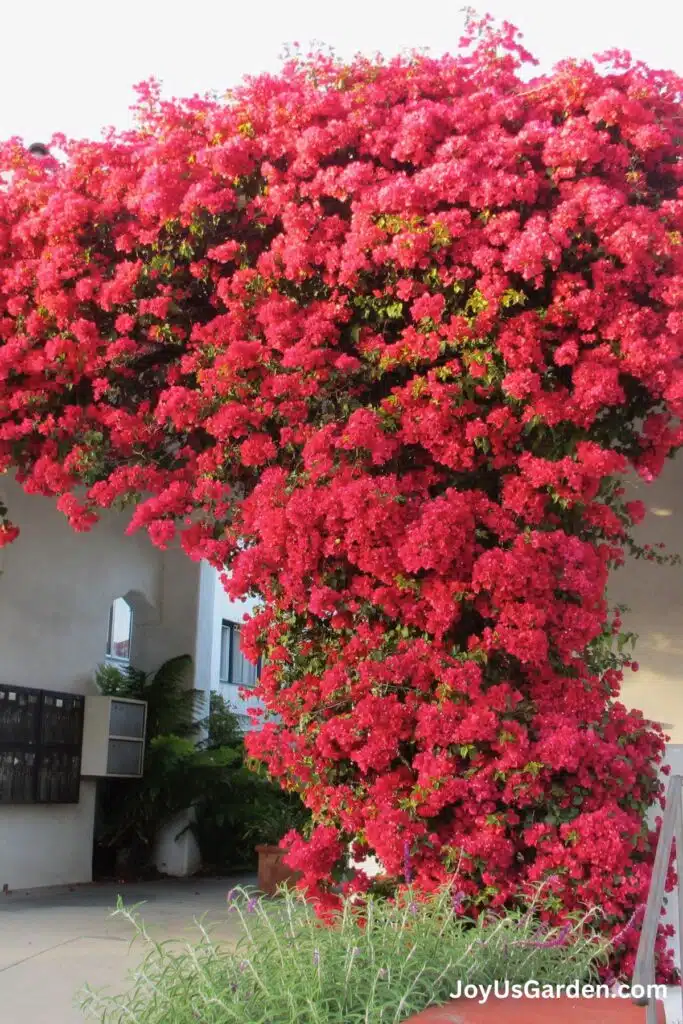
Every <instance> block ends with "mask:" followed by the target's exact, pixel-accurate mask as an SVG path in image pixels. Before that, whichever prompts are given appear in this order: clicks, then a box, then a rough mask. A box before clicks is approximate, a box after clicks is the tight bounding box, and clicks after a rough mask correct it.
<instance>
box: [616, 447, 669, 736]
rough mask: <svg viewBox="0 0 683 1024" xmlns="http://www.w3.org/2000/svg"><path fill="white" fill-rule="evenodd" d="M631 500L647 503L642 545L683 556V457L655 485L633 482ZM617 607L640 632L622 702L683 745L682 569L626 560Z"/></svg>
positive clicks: (640, 530) (619, 576)
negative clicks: (663, 546)
mask: <svg viewBox="0 0 683 1024" xmlns="http://www.w3.org/2000/svg"><path fill="white" fill-rule="evenodd" d="M629 492H630V495H629V496H630V497H633V498H637V499H638V500H640V501H642V502H644V504H645V505H646V507H647V515H646V518H645V521H644V522H643V523H642V524H641V526H639V527H638V528H637V530H636V534H637V537H638V541H639V543H641V544H657V543H660V542H661V543H664V544H666V548H667V551H668V552H669V553H672V554H673V553H678V554H680V555H683V454H682V455H680V456H678V457H677V458H676V459H675V460H670V461H669V462H667V464H666V466H665V469H664V472H663V473H662V475H661V476H660V477H659V479H658V480H656V481H655V482H654V483H652V484H646V483H643V482H642V481H640V480H633V481H631V482H630V483H629ZM609 597H610V600H611V601H612V602H613V603H623V604H626V605H628V606H629V607H630V609H631V610H630V612H629V613H628V614H627V615H625V616H624V627H625V628H626V629H630V630H632V631H633V632H635V633H637V634H638V642H637V645H636V653H635V658H636V660H637V661H638V663H639V666H640V667H639V670H638V672H627V674H626V678H625V680H624V684H623V688H622V700H623V701H624V703H625V704H626V705H627V706H628V707H634V708H639V709H640V710H641V711H642V712H643V713H644V714H645V715H646V717H648V718H650V719H653V720H654V721H657V722H661V723H662V724H663V725H664V726H665V728H666V732H667V733H668V734H669V735H670V737H671V742H672V743H674V744H680V743H683V565H677V566H668V565H665V566H659V565H657V564H656V563H654V562H648V561H644V560H635V559H631V558H629V559H628V562H627V564H626V565H625V566H624V567H623V568H622V569H619V570H617V571H616V572H615V573H614V574H613V577H612V580H611V583H610V587H609Z"/></svg>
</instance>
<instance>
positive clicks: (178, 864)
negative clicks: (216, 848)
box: [154, 552, 217, 877]
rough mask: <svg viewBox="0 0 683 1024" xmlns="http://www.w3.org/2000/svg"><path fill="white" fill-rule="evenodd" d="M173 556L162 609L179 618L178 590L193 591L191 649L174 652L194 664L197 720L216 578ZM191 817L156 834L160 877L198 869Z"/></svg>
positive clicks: (207, 681)
mask: <svg viewBox="0 0 683 1024" xmlns="http://www.w3.org/2000/svg"><path fill="white" fill-rule="evenodd" d="M173 555H174V556H175V558H181V559H184V561H183V562H180V563H177V564H176V563H175V562H173V563H172V565H171V567H170V569H169V571H168V572H167V573H166V576H165V581H166V587H167V588H168V587H170V588H172V589H171V591H170V592H169V593H165V594H164V602H163V608H164V610H165V612H166V617H169V616H170V615H171V613H172V611H173V610H174V609H175V610H176V611H177V612H178V613H179V614H180V615H181V616H182V607H183V606H182V602H180V601H179V600H178V599H179V597H180V591H179V588H182V589H184V590H185V597H187V588H188V587H190V586H191V587H193V588H194V592H195V594H194V601H193V602H192V604H193V607H194V615H192V614H191V612H190V609H189V608H187V606H186V615H185V621H184V622H183V629H184V632H185V636H186V644H190V643H191V647H190V648H188V650H187V651H186V652H181V651H178V652H176V653H187V654H190V655H191V656H192V660H193V665H194V673H193V681H192V685H193V686H194V688H195V689H196V690H199V691H200V692H202V693H203V694H204V702H203V705H202V707H201V709H200V714H201V717H202V718H204V717H205V716H206V715H207V714H208V711H209V698H210V694H211V679H212V674H211V672H212V658H213V647H214V606H215V601H216V584H217V575H216V572H215V570H214V569H212V568H211V566H210V565H209V564H208V563H206V562H200V563H199V565H197V564H196V563H195V562H192V561H190V559H188V558H187V556H185V555H183V554H182V553H180V552H173ZM187 604H189V602H187ZM190 631H191V632H190ZM203 738H205V735H202V736H200V739H203ZM192 814H193V811H192V809H191V808H189V809H188V810H186V811H183V812H181V813H180V814H179V815H177V817H176V818H174V819H173V821H171V822H169V823H168V825H166V826H165V828H163V829H162V830H161V832H160V834H159V838H158V840H157V844H156V850H155V853H154V863H155V864H156V866H157V868H158V869H159V871H163V872H164V874H167V875H173V876H175V877H185V876H187V875H193V874H195V872H196V871H198V870H199V868H200V867H201V854H200V851H199V846H198V845H197V840H196V839H195V836H194V833H193V831H192V829H191V828H190V827H188V826H189V825H190V824H191V821H192Z"/></svg>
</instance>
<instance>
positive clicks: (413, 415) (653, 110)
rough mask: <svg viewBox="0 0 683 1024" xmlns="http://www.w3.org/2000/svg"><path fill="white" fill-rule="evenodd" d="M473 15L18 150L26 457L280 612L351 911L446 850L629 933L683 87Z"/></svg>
mask: <svg viewBox="0 0 683 1024" xmlns="http://www.w3.org/2000/svg"><path fill="white" fill-rule="evenodd" d="M471 28H472V31H470V33H469V35H468V37H467V38H466V39H465V40H464V41H463V44H462V48H461V50H460V51H459V52H458V53H457V55H455V56H444V57H440V58H438V59H435V58H432V57H428V56H424V55H416V56H406V57H400V58H395V59H392V60H388V61H381V60H379V59H377V60H367V59H364V58H361V57H359V58H356V59H354V60H353V61H351V62H350V63H344V62H341V61H339V60H337V59H335V58H334V57H330V56H321V55H311V56H309V57H306V58H295V59H293V60H291V61H290V62H289V63H288V64H287V65H286V66H285V67H284V69H283V70H282V71H281V73H279V74H278V75H272V76H271V75H263V76H261V77H258V78H254V79H251V80H249V81H248V82H247V83H246V84H244V85H243V86H242V87H240V88H238V89H236V90H234V91H233V92H232V93H231V94H230V95H229V96H228V97H227V98H225V99H224V100H222V101H218V100H215V99H208V98H207V99H201V98H194V99H192V100H188V101H185V102H181V101H173V102H170V101H163V100H162V99H161V97H160V93H159V90H158V88H157V87H156V86H154V85H153V84H152V85H147V86H145V87H144V88H142V89H141V92H140V106H139V111H138V113H139V126H138V127H137V128H136V129H135V130H133V131H129V132H127V133H123V134H116V133H112V134H110V135H108V136H107V137H106V138H105V139H104V140H103V141H99V142H71V143H69V142H67V141H66V140H58V141H60V142H61V145H62V146H63V147H64V148H65V150H66V153H67V159H66V161H65V162H64V163H62V164H59V163H56V162H38V161H36V160H35V159H33V158H32V157H31V156H30V155H28V154H26V153H25V152H24V151H23V149H22V148H21V147H20V146H19V144H18V143H17V142H16V141H12V142H9V143H7V144H5V145H4V146H2V147H1V149H0V164H1V165H2V166H1V169H2V170H4V171H11V172H12V175H11V181H10V182H8V183H7V184H6V185H5V186H4V187H3V188H2V190H1V191H0V470H12V471H16V474H17V479H18V480H19V482H20V483H21V484H22V485H23V487H24V488H25V490H26V491H28V492H30V493H40V494H44V495H48V496H53V497H54V498H55V499H56V500H57V502H58V505H59V508H60V509H61V511H62V512H63V513H64V514H65V515H66V516H67V517H68V518H69V520H70V522H71V523H72V525H73V526H74V527H75V528H76V529H79V530H87V529H90V528H91V526H92V524H93V522H94V520H95V518H96V516H97V513H98V510H100V509H102V508H107V507H109V506H112V505H114V504H115V503H116V504H119V503H121V502H129V503H131V504H134V505H135V511H134V514H133V518H132V522H131V526H130V529H131V530H134V529H139V528H143V529H146V530H147V531H148V532H149V534H150V536H151V538H152V540H153V541H154V542H155V543H157V544H159V546H161V547H165V546H167V545H168V544H170V543H173V542H176V541H178V542H179V543H180V544H181V545H182V547H183V549H184V550H185V551H186V552H187V554H188V555H189V556H190V557H192V558H195V559H208V560H209V561H210V562H211V563H212V564H213V565H215V566H217V567H218V568H220V569H221V570H223V569H227V570H229V572H230V578H229V581H228V585H229V587H230V589H231V591H232V592H233V593H234V594H236V595H237V594H244V593H247V592H250V593H254V594H257V595H259V596H260V598H261V599H262V603H263V604H262V610H261V611H259V612H258V613H257V614H255V616H254V617H253V618H252V620H251V621H250V622H249V624H248V627H247V629H246V643H247V648H248V652H249V653H250V654H251V656H252V657H254V658H257V657H258V656H265V659H266V661H265V668H264V671H263V674H262V679H261V682H260V686H259V689H258V693H259V695H260V696H261V697H262V699H263V701H264V702H265V705H266V707H267V708H268V709H269V710H270V711H272V712H275V713H277V716H278V717H277V719H276V720H274V721H266V723H265V725H264V727H263V728H262V729H261V730H259V731H257V732H255V733H253V734H252V735H251V736H250V737H249V748H250V751H251V753H252V754H253V755H254V756H256V757H258V758H260V759H261V760H262V761H263V762H265V764H266V765H267V767H268V769H269V771H270V772H271V774H272V775H273V776H274V777H275V778H277V779H279V780H280V782H281V783H282V785H284V786H286V787H289V788H293V789H296V790H298V791H299V792H300V793H301V794H302V796H303V799H304V801H305V802H306V804H307V805H308V806H309V808H310V809H311V810H312V812H313V816H314V826H313V830H312V832H311V834H310V835H309V836H307V837H302V836H299V837H292V836H290V837H289V838H288V846H289V848H290V855H289V860H290V863H291V865H292V866H293V867H295V868H297V869H298V870H300V871H301V872H302V873H303V884H304V885H305V886H306V887H307V888H308V890H309V892H310V893H311V894H312V895H314V896H316V897H317V898H318V899H319V900H320V907H321V912H324V910H325V908H326V907H333V906H334V903H335V900H336V899H337V898H338V896H337V895H336V893H337V891H338V890H337V888H336V885H337V884H338V883H340V882H341V883H342V884H343V885H345V886H346V887H347V888H348V890H349V891H352V892H359V893H360V892H363V891H367V890H368V889H369V888H372V887H373V886H377V885H380V886H384V887H385V888H386V887H387V886H389V887H391V886H392V885H393V886H398V885H400V884H401V882H402V880H403V875H404V867H403V865H404V863H405V857H406V850H408V851H409V856H410V864H411V872H412V882H413V884H414V885H415V886H416V887H417V888H418V889H420V888H421V889H423V890H429V889H430V888H433V887H435V886H437V885H439V884H442V883H444V882H446V881H447V880H448V879H449V878H450V877H451V876H452V873H453V871H454V870H455V868H456V866H457V867H458V872H459V876H458V883H457V886H458V893H459V900H460V902H461V903H462V904H463V906H464V907H465V910H466V911H467V912H477V910H478V909H479V908H480V907H483V906H486V905H491V906H494V907H499V906H503V905H505V904H506V903H508V902H509V901H511V900H515V899H517V898H518V896H519V893H520V892H521V891H522V890H523V889H524V887H525V886H529V885H532V884H534V883H537V882H541V881H543V880H544V879H548V878H551V879H552V881H551V882H549V883H548V891H549V893H550V896H549V899H548V903H547V914H548V916H549V917H555V918H557V917H561V915H562V913H564V912H566V911H567V910H571V909H573V908H575V907H577V906H580V905H582V904H586V903H595V902H597V903H599V904H600V905H601V906H602V907H603V909H604V911H605V915H606V916H605V922H606V925H605V926H606V927H607V928H608V929H611V930H612V931H613V932H614V933H615V934H618V935H620V936H623V935H624V934H625V928H624V926H625V922H627V921H628V920H630V919H631V917H632V915H633V914H634V911H635V910H636V909H637V908H638V907H639V906H640V905H641V904H642V902H643V899H644V897H645V894H646V890H647V885H648V879H649V874H650V869H651V862H652V856H653V843H654V833H653V832H650V831H649V830H648V828H647V827H646V826H645V825H644V814H645V810H646V808H647V807H648V806H650V805H651V804H652V802H653V801H654V800H656V799H657V798H658V796H659V795H660V784H659V782H658V776H657V764H658V760H659V759H660V757H661V753H662V750H663V738H662V735H661V732H658V731H657V730H656V729H654V728H652V727H651V726H650V725H649V724H648V723H646V722H645V721H644V719H643V718H642V716H641V715H640V714H639V713H637V712H631V711H627V710H626V709H625V708H624V706H623V705H622V704H620V703H619V701H618V690H619V681H620V678H621V668H622V665H623V663H624V659H623V658H620V657H619V656H618V655H617V654H616V653H613V652H612V648H611V641H612V639H614V634H615V633H618V631H619V628H620V621H619V619H618V618H616V619H613V618H612V617H611V613H610V610H609V608H608V607H607V604H606V601H605V585H606V580H607V576H608V573H609V571H610V569H611V568H612V567H613V566H615V565H617V564H619V562H620V561H621V560H622V559H623V554H624V551H625V550H626V549H628V548H629V546H630V545H631V543H632V542H631V541H630V539H629V530H630V527H631V525H632V524H633V523H634V522H636V521H638V520H639V519H640V518H641V516H642V509H641V508H639V507H638V506H637V505H636V504H625V503H624V495H623V489H622V488H621V487H620V485H619V482H618V481H619V478H620V476H622V475H623V474H624V473H625V472H626V471H627V470H628V469H629V468H631V469H634V470H635V471H637V472H638V473H640V474H641V476H642V477H643V478H645V479H652V478H653V477H654V476H656V475H657V473H659V471H660V470H661V468H662V465H663V462H664V460H665V459H666V457H667V456H668V455H670V454H671V453H672V452H673V451H674V450H675V449H676V448H677V447H678V446H679V444H680V442H681V436H682V434H681V428H680V425H679V423H680V417H681V414H682V413H683V358H682V357H683V245H682V241H683V235H682V232H683V192H682V186H683V164H682V163H681V137H682V134H683V123H682V122H681V107H680V100H681V90H682V84H683V83H682V82H681V80H680V79H678V78H676V77H675V76H674V75H672V74H665V73H663V72H655V71H651V70H649V69H648V68H647V67H645V66H644V65H642V64H640V63H635V62H633V61H632V60H631V59H630V58H629V57H628V55H626V54H624V53H621V52H616V51H615V52H613V53H609V54H606V55H604V56H603V57H601V58H599V59H597V60H596V61H594V62H591V61H582V62H575V61H567V62H565V63H563V64H560V65H559V66H558V67H556V68H555V69H554V70H553V71H552V72H551V73H549V74H547V75H543V76H541V77H537V78H535V79H532V80H529V76H528V75H526V74H524V73H523V69H522V65H523V64H525V63H527V62H528V61H529V55H528V54H527V53H526V51H524V50H523V48H522V47H521V45H520V44H519V42H518V38H517V33H516V32H515V30H513V29H512V28H510V27H509V26H503V28H502V29H500V30H496V29H495V28H494V27H493V26H492V25H491V23H490V20H489V19H484V21H483V22H482V23H480V24H479V25H478V26H471ZM0 513H1V515H0V519H1V520H2V524H3V525H2V526H1V527H0V544H5V543H7V542H9V541H12V540H14V538H15V534H16V529H15V528H14V527H13V526H12V524H11V521H10V519H9V518H8V517H9V516H11V509H10V510H7V511H6V510H4V509H0ZM19 542H21V541H19ZM641 553H642V552H641ZM645 554H646V555H647V556H648V557H661V556H655V554H654V553H653V552H651V551H649V552H645ZM350 842H353V843H354V851H355V854H356V855H357V856H358V857H362V856H363V855H364V854H374V855H376V856H377V858H378V859H379V860H380V861H381V863H382V865H383V867H384V869H385V875H384V876H382V877H380V878H379V880H378V879H369V878H367V877H365V876H364V875H363V873H362V872H361V871H351V872H349V871H348V870H347V867H346V865H347V849H348V845H349V843H350ZM626 932H628V929H626ZM635 941H636V937H634V935H633V934H631V933H630V932H629V933H628V934H626V937H623V938H621V939H620V941H619V945H618V948H617V950H616V953H617V958H616V959H617V961H618V962H619V963H620V966H621V969H622V970H624V971H628V970H629V968H630V966H631V965H632V961H633V951H634V945H635ZM662 941H663V939H660V945H661V943H662ZM670 968H671V963H670V961H669V960H668V958H667V957H666V956H665V955H662V957H661V971H662V973H663V974H664V975H666V974H667V972H669V971H670Z"/></svg>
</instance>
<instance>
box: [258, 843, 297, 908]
mask: <svg viewBox="0 0 683 1024" xmlns="http://www.w3.org/2000/svg"><path fill="white" fill-rule="evenodd" d="M256 852H257V854H258V887H259V889H260V890H261V892H262V893H264V894H265V895H266V896H274V895H275V893H276V892H277V888H278V886H279V885H292V884H293V883H294V882H296V880H297V878H299V874H298V873H296V872H294V871H292V870H291V868H288V867H287V865H286V864H283V863H282V858H283V856H284V853H283V851H282V850H281V849H280V847H279V846H257V847H256Z"/></svg>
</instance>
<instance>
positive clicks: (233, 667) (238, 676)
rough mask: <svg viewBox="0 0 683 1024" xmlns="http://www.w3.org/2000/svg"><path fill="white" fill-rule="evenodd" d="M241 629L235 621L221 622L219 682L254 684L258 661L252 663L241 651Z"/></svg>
mask: <svg viewBox="0 0 683 1024" xmlns="http://www.w3.org/2000/svg"><path fill="white" fill-rule="evenodd" d="M240 636H241V631H240V627H239V626H238V625H237V623H236V622H225V621H224V622H223V624H222V627H221V663H220V681H221V683H231V684H232V685H233V686H255V685H256V681H257V679H258V677H259V675H260V663H259V664H258V665H254V664H252V662H250V661H249V660H248V659H247V658H246V657H245V656H244V654H243V653H242V646H241V643H240Z"/></svg>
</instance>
